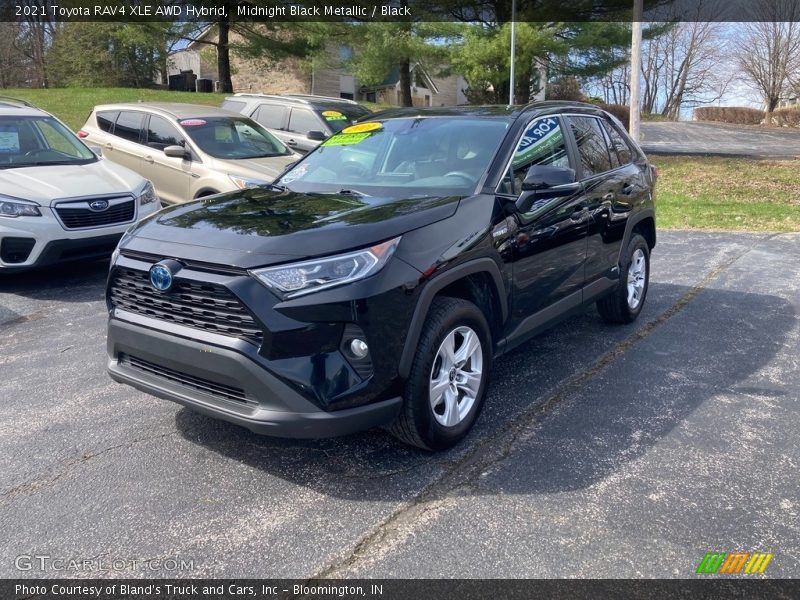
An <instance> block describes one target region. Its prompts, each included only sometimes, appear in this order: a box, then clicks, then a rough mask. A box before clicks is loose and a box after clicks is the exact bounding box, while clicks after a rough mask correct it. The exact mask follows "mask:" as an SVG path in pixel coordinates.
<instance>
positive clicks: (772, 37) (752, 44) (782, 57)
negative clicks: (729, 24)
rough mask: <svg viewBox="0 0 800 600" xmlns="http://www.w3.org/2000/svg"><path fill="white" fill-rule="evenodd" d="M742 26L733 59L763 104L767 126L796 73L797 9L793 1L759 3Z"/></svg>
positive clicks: (799, 49) (799, 44)
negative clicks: (750, 19) (748, 20)
mask: <svg viewBox="0 0 800 600" xmlns="http://www.w3.org/2000/svg"><path fill="white" fill-rule="evenodd" d="M751 10H752V12H753V15H752V16H753V19H754V22H752V23H747V24H746V25H744V26H743V29H744V31H743V35H742V36H741V38H740V41H739V43H738V45H737V49H736V58H737V62H738V64H739V67H740V69H741V71H742V75H743V77H744V79H745V80H746V81H747V83H748V84H749V85H750V86H751V87H753V88H754V89H755V90H757V91H758V92H759V94H760V95H761V97H762V99H763V100H764V108H765V112H766V121H767V123H771V122H772V112H773V111H774V110H775V109H776V108H778V106H779V105H780V102H781V99H782V98H783V97H784V95H786V94H787V93H788V92H789V91H790V88H791V85H792V82H793V81H795V80H796V79H797V77H798V74H799V73H800V23H798V22H797V21H798V20H799V19H800V7H798V5H797V3H796V2H794V1H793V0H760V1H759V2H757V3H754V4H753V7H752V8H751Z"/></svg>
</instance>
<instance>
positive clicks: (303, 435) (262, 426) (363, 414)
mask: <svg viewBox="0 0 800 600" xmlns="http://www.w3.org/2000/svg"><path fill="white" fill-rule="evenodd" d="M109 375H111V378H112V379H113V380H114V381H116V382H118V383H125V384H128V385H130V386H133V387H134V388H136V389H137V390H139V391H142V392H145V393H147V394H150V395H152V396H156V397H158V398H162V399H164V400H172V401H173V402H177V403H178V404H182V405H183V406H186V407H188V408H191V409H192V410H194V411H197V412H199V413H201V414H204V415H207V416H209V417H214V418H215V419H222V420H223V421H228V422H229V423H233V424H235V425H240V426H241V427H245V428H247V429H249V430H250V431H252V432H254V433H258V434H261V435H269V436H274V437H283V438H297V439H316V438H328V437H337V436H342V435H348V434H351V433H357V432H359V431H365V430H367V429H372V428H373V427H380V426H382V425H388V424H389V423H391V422H392V421H393V420H394V419H395V417H396V416H397V414H398V413H399V411H400V405H401V404H402V398H391V399H389V400H384V401H382V402H376V403H374V404H368V405H367V406H359V407H357V408H350V409H346V410H338V411H335V412H324V411H321V410H320V411H316V412H304V413H298V412H286V411H279V410H267V409H259V410H258V411H257V412H256V413H255V414H254V415H252V416H244V415H239V414H234V413H231V412H228V411H222V410H220V409H219V408H217V407H215V406H212V405H210V404H206V403H204V402H202V401H201V400H199V399H197V398H193V397H192V396H191V395H190V394H189V390H187V392H186V393H180V392H177V391H176V390H174V389H169V388H167V387H165V386H159V385H155V384H154V383H152V382H149V381H146V380H145V379H144V378H141V377H136V376H133V375H131V374H128V373H124V372H122V371H120V370H118V369H114V368H112V367H110V368H109Z"/></svg>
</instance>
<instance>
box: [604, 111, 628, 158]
mask: <svg viewBox="0 0 800 600" xmlns="http://www.w3.org/2000/svg"><path fill="white" fill-rule="evenodd" d="M603 126H604V128H605V130H606V133H607V134H608V139H609V140H611V157H612V158H614V155H615V154H616V157H617V158H618V159H619V164H620V165H627V164H630V163H632V162H633V152H632V151H631V147H630V146H629V145H628V142H626V141H625V140H624V138H623V137H622V136H621V135H620V133H619V131H617V128H616V127H614V126H613V125H612V124H611V123H609V122H608V121H604V122H603Z"/></svg>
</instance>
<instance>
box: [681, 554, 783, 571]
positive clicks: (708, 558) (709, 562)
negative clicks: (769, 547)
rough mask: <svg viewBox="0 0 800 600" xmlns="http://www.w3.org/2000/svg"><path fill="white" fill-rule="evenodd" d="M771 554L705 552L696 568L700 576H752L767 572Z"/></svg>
mask: <svg viewBox="0 0 800 600" xmlns="http://www.w3.org/2000/svg"><path fill="white" fill-rule="evenodd" d="M771 560H772V553H771V552H706V555H705V556H704V557H703V560H701V561H700V564H699V565H698V566H697V573H700V574H702V575H711V574H714V573H716V574H719V575H739V574H745V575H753V574H756V573H763V572H764V571H766V570H767V565H768V564H769V561H771Z"/></svg>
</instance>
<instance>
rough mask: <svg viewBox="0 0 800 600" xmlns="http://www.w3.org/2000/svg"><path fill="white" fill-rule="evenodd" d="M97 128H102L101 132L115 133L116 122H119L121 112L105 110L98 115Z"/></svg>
mask: <svg viewBox="0 0 800 600" xmlns="http://www.w3.org/2000/svg"><path fill="white" fill-rule="evenodd" d="M96 116H97V126H98V127H99V128H100V130H101V131H105V132H106V133H113V131H114V121H116V120H117V117H118V116H119V111H116V110H104V111H102V112H99V113H97V115H96Z"/></svg>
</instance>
